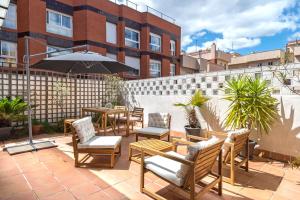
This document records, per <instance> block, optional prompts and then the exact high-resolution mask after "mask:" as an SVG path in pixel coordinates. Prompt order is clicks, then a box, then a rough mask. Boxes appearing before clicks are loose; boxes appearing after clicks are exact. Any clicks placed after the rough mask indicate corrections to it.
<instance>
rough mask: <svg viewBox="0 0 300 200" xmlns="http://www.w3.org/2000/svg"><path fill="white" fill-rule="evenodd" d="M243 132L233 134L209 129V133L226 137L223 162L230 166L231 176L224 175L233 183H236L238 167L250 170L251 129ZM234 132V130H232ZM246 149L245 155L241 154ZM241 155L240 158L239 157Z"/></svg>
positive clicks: (225, 178)
mask: <svg viewBox="0 0 300 200" xmlns="http://www.w3.org/2000/svg"><path fill="white" fill-rule="evenodd" d="M242 131H243V132H242V133H238V134H231V135H229V134H228V133H225V132H215V131H208V135H214V136H217V137H219V138H224V139H225V143H224V146H223V164H224V166H229V167H230V176H229V178H227V177H224V178H223V180H224V181H225V182H228V183H230V184H232V185H234V183H235V171H236V169H237V168H242V169H245V171H246V172H248V170H249V134H250V131H249V130H242ZM232 132H234V131H232ZM242 150H245V156H244V157H242V156H239V154H240V152H241V151H242ZM237 157H239V159H237Z"/></svg>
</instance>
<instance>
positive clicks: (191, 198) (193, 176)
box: [190, 168, 195, 200]
mask: <svg viewBox="0 0 300 200" xmlns="http://www.w3.org/2000/svg"><path fill="white" fill-rule="evenodd" d="M191 174H192V175H191V179H190V180H191V185H190V188H191V191H190V200H194V199H195V171H194V168H192V172H191Z"/></svg>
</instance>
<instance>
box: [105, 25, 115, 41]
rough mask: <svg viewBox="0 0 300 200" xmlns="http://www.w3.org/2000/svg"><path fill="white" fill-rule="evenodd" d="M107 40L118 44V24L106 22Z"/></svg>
mask: <svg viewBox="0 0 300 200" xmlns="http://www.w3.org/2000/svg"><path fill="white" fill-rule="evenodd" d="M106 42H109V43H112V44H117V25H116V24H113V23H109V22H106Z"/></svg>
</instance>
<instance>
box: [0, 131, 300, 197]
mask: <svg viewBox="0 0 300 200" xmlns="http://www.w3.org/2000/svg"><path fill="white" fill-rule="evenodd" d="M173 135H176V136H178V133H173ZM41 137H42V136H41ZM46 137H50V136H46ZM51 137H52V139H54V140H55V141H56V143H57V144H58V148H52V149H47V150H42V151H38V152H33V153H25V154H20V155H15V156H9V155H8V154H7V153H6V152H3V151H1V152H0V200H32V199H41V200H44V199H45V200H50V199H51V200H54V199H55V200H69V199H70V200H71V199H84V200H90V199H97V200H99V199H105V200H111V199H114V200H117V199H139V200H140V199H150V198H149V197H148V196H146V195H144V194H141V193H140V192H139V173H140V166H139V165H138V164H137V163H134V162H129V161H128V159H127V156H128V144H129V143H130V142H132V141H133V140H134V137H132V136H130V137H128V138H126V137H124V138H123V140H122V157H121V158H119V159H118V162H117V164H116V166H115V168H114V169H106V168H97V169H90V168H89V169H88V168H75V167H74V161H73V158H72V157H73V155H72V147H71V146H70V145H71V137H70V136H62V135H55V136H53V135H52V136H51ZM180 151H184V149H180ZM93 161H95V162H104V160H103V159H102V158H101V159H98V158H95V160H93ZM224 171H225V174H226V172H228V170H227V169H225V170H224ZM146 187H148V188H150V189H151V190H153V191H157V192H158V193H159V194H161V195H163V196H164V197H165V198H167V199H172V200H173V199H175V200H176V199H186V198H185V197H184V196H183V195H182V193H180V191H178V190H177V189H176V188H174V187H173V186H171V185H169V184H168V183H166V182H165V181H163V180H161V179H158V178H157V177H155V176H154V175H152V174H150V173H149V174H146ZM299 198H300V170H295V169H294V170H292V169H290V168H289V167H286V166H285V165H284V164H283V163H280V162H276V161H268V160H262V159H259V158H256V159H255V160H254V161H252V162H250V171H249V172H248V173H247V172H244V171H240V170H239V171H238V172H237V185H236V186H232V185H229V184H226V183H224V189H223V196H222V197H219V196H218V195H216V194H215V193H213V192H210V193H207V194H206V195H205V196H204V197H203V199H272V200H275V199H291V200H294V199H299Z"/></svg>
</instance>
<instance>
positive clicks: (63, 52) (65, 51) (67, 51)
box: [46, 45, 72, 58]
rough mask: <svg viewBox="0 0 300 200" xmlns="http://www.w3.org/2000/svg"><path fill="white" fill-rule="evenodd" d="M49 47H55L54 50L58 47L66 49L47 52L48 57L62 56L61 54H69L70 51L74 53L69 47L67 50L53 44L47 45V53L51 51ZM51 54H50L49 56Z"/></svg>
mask: <svg viewBox="0 0 300 200" xmlns="http://www.w3.org/2000/svg"><path fill="white" fill-rule="evenodd" d="M49 48H52V49H54V50H55V49H58V50H64V51H60V52H53V53H49V54H47V58H50V57H55V56H60V55H65V54H68V53H72V50H68V49H66V50H65V48H64V47H58V46H53V45H47V47H46V51H47V53H48V52H51V50H48V49H49ZM54 50H53V51H54ZM51 54H57V55H53V56H51ZM49 55H50V56H49Z"/></svg>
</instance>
